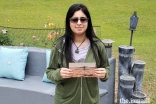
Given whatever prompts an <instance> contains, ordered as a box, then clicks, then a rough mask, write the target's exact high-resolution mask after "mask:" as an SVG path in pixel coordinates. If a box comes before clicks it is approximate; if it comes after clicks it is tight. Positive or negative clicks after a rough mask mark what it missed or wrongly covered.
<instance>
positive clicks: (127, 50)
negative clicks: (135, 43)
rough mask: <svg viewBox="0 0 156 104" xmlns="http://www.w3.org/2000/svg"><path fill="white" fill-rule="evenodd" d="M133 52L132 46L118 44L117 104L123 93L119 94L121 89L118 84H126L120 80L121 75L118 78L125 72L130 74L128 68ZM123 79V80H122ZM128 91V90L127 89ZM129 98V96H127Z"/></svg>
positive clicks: (129, 67)
mask: <svg viewBox="0 0 156 104" xmlns="http://www.w3.org/2000/svg"><path fill="white" fill-rule="evenodd" d="M133 53H134V47H132V46H124V45H122V46H119V62H118V99H117V100H118V101H117V102H118V104H120V103H119V100H121V99H122V97H123V96H124V95H121V94H122V92H124V91H125V90H124V91H122V90H123V89H121V86H120V85H124V86H128V85H126V84H128V83H123V84H121V83H122V82H121V81H120V80H122V77H121V78H120V76H122V75H124V74H126V75H129V74H130V70H131V64H132V56H133ZM122 81H123V80H122ZM128 91H129V90H128ZM128 99H129V98H128Z"/></svg>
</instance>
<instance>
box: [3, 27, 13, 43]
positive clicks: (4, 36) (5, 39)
mask: <svg viewBox="0 0 156 104" xmlns="http://www.w3.org/2000/svg"><path fill="white" fill-rule="evenodd" d="M11 43H12V42H11V41H10V39H9V37H8V34H7V30H2V32H1V33H0V45H11Z"/></svg>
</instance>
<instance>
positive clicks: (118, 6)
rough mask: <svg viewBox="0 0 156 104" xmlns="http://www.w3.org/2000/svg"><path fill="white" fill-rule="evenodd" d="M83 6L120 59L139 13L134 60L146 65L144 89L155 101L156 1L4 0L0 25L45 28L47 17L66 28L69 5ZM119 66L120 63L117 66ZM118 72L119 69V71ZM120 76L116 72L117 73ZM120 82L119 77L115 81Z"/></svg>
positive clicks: (0, 7) (102, 37)
mask: <svg viewBox="0 0 156 104" xmlns="http://www.w3.org/2000/svg"><path fill="white" fill-rule="evenodd" d="M73 3H84V4H85V5H86V6H87V7H88V9H89V11H90V13H91V16H92V22H93V25H94V26H101V35H100V38H101V39H106V38H109V39H112V40H114V41H115V42H114V43H113V50H112V55H113V57H116V59H118V46H120V45H129V43H130V31H129V30H128V29H129V18H130V16H131V15H132V14H133V12H134V11H137V15H138V17H139V22H138V25H137V30H136V31H135V32H134V35H133V42H132V46H133V47H135V53H134V56H133V58H134V59H135V60H142V61H145V62H146V66H145V70H144V77H143V78H144V80H143V86H142V90H143V92H145V93H146V94H147V97H148V98H150V101H151V104H154V103H155V102H156V94H155V92H156V89H155V86H156V71H155V69H156V66H155V63H156V52H155V49H156V36H155V33H156V22H155V21H156V18H155V17H156V6H155V4H156V1H155V0H111V1H110V0H96V1H95V0H79V1H77V0H33V1H32V0H14V2H12V0H1V3H0V10H1V11H0V15H1V16H0V23H1V24H0V25H1V26H7V27H17V28H44V24H45V23H47V16H51V20H52V22H53V23H54V24H55V25H57V26H58V27H64V20H65V15H66V12H67V10H68V8H69V6H70V5H71V4H73ZM117 64H118V63H117ZM116 70H118V68H117V69H116ZM116 77H117V73H116ZM116 79H117V78H116Z"/></svg>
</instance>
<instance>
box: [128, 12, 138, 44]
mask: <svg viewBox="0 0 156 104" xmlns="http://www.w3.org/2000/svg"><path fill="white" fill-rule="evenodd" d="M138 19H139V18H138V17H137V13H136V11H134V13H133V15H132V16H131V17H130V28H129V30H131V38H130V46H131V45H132V37H133V31H135V30H136V26H137V23H138Z"/></svg>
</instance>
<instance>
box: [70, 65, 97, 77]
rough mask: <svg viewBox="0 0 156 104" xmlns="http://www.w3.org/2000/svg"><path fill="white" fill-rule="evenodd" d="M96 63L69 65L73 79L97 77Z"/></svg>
mask: <svg viewBox="0 0 156 104" xmlns="http://www.w3.org/2000/svg"><path fill="white" fill-rule="evenodd" d="M95 66H96V64H95V63H69V69H72V70H73V76H72V77H95V68H96V67H95Z"/></svg>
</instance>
